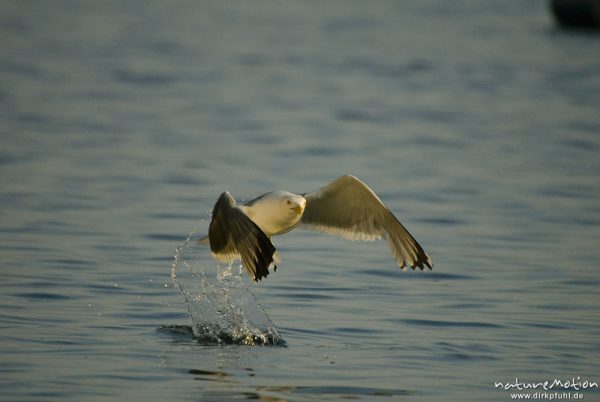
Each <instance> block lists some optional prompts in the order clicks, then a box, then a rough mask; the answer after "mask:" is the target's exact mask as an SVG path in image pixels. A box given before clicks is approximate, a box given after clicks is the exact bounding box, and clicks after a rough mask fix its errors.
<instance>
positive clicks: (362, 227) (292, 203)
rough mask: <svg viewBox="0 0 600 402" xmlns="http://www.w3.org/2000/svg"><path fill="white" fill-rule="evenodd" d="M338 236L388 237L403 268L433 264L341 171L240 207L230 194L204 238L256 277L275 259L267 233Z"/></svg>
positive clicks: (266, 271)
mask: <svg viewBox="0 0 600 402" xmlns="http://www.w3.org/2000/svg"><path fill="white" fill-rule="evenodd" d="M297 227H299V228H303V229H308V230H314V231H317V232H321V233H328V234H334V235H339V236H342V237H344V238H346V239H350V240H366V241H372V240H377V239H381V238H385V239H387V242H388V245H389V246H390V249H391V251H392V254H393V255H394V258H395V259H396V262H397V263H398V265H399V266H400V268H402V269H403V270H404V269H405V268H406V266H410V267H411V268H412V269H415V268H416V267H419V268H420V269H421V270H423V269H424V267H428V268H429V269H431V268H432V266H433V263H432V262H431V259H430V258H429V256H428V255H427V253H425V251H424V250H423V248H422V247H421V245H420V244H419V243H417V241H416V240H415V238H414V237H412V235H411V234H410V233H408V231H407V230H406V229H405V228H404V226H403V225H402V224H401V223H400V221H399V220H398V219H397V218H396V217H395V216H394V214H393V213H392V212H391V211H390V210H389V208H388V207H387V206H386V205H385V204H384V203H383V201H381V199H379V197H378V196H377V195H376V194H375V193H374V192H373V190H371V189H370V188H369V187H368V186H367V185H366V184H365V183H363V182H362V181H360V180H359V179H358V178H356V177H354V176H350V175H345V176H341V177H339V178H337V179H336V180H334V181H332V182H331V183H329V184H328V185H326V186H325V187H323V188H321V189H319V190H317V191H314V192H312V193H304V194H294V193H290V192H287V191H274V192H270V193H266V194H263V195H261V196H259V197H257V198H255V199H253V200H251V201H249V202H247V203H246V204H243V205H238V204H237V203H236V202H235V199H234V198H233V197H232V196H231V194H229V193H228V192H224V193H223V194H221V195H220V196H219V199H218V200H217V202H216V203H215V206H214V208H213V213H212V219H211V222H210V226H209V229H208V236H205V237H203V238H202V239H200V240H198V243H200V244H207V243H208V244H210V249H211V251H212V253H213V256H214V257H215V258H216V259H217V260H219V261H222V262H229V263H230V262H232V261H234V260H236V259H239V260H241V261H242V264H243V265H244V267H245V268H246V271H248V275H250V277H251V278H252V279H253V280H254V281H255V282H257V281H259V280H261V279H262V278H264V277H266V276H267V275H268V274H269V267H270V266H271V264H273V267H274V270H277V265H275V263H278V262H279V256H278V253H277V252H276V249H275V246H273V243H272V242H271V236H275V235H281V234H284V233H287V232H289V231H290V230H292V229H295V228H297Z"/></svg>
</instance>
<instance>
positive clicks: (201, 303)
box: [171, 228, 285, 345]
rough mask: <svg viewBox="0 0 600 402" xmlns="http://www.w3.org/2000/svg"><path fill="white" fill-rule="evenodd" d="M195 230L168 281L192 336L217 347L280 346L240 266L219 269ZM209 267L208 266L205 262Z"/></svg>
mask: <svg viewBox="0 0 600 402" xmlns="http://www.w3.org/2000/svg"><path fill="white" fill-rule="evenodd" d="M197 231H198V229H197V228H196V229H194V231H193V232H192V233H190V235H189V236H188V238H187V239H186V241H185V243H184V244H183V245H181V246H180V247H178V248H177V250H176V254H175V261H174V262H173V266H172V268H171V278H172V279H173V282H174V284H175V287H177V288H178V289H179V291H180V292H181V294H182V295H183V297H184V299H185V302H186V304H187V308H188V312H189V314H190V317H191V318H192V331H193V333H194V336H195V337H196V338H197V339H198V340H199V341H202V342H211V343H218V344H245V345H281V344H284V343H285V342H284V341H283V339H282V338H281V336H280V335H279V332H278V331H277V329H276V328H275V325H274V324H273V322H272V321H271V319H270V318H269V316H268V315H267V313H266V312H265V311H264V309H263V308H262V307H261V305H260V304H259V303H258V301H257V300H256V296H254V294H253V293H252V292H251V291H250V290H249V289H248V287H247V286H246V284H245V282H244V280H243V278H242V275H243V273H242V267H241V265H240V266H238V267H237V268H234V267H233V266H232V265H227V266H224V265H218V264H216V262H215V261H214V260H213V258H212V256H211V255H210V250H209V248H208V247H206V246H202V245H198V244H197V243H196V238H195V237H196V236H195V234H196V232H197ZM209 261H210V263H208V264H209V265H207V262H209Z"/></svg>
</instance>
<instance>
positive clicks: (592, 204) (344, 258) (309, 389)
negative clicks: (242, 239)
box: [0, 0, 600, 401]
mask: <svg viewBox="0 0 600 402" xmlns="http://www.w3.org/2000/svg"><path fill="white" fill-rule="evenodd" d="M0 38H2V39H0V43H2V45H1V46H0V77H1V80H0V119H1V121H2V124H1V125H0V136H1V138H2V147H1V148H0V203H1V204H0V205H1V208H0V239H1V241H0V266H1V269H2V272H3V280H2V284H1V285H0V295H1V299H0V328H1V330H0V359H1V361H2V369H1V370H2V375H1V376H0V378H1V379H0V395H2V398H0V399H2V400H10V401H29V400H35V401H51V400H60V401H70V400H77V401H81V400H89V401H92V400H93V401H99V400H130V401H147V400H171V401H197V400H205V401H215V400H216V401H219V400H222V401H231V400H245V399H263V400H291V401H305V400H306V401H309V400H315V401H320V400H345V399H358V400H365V401H373V400H407V401H413V400H414V401H433V400H440V401H445V400H473V401H481V400H508V399H509V395H508V394H509V393H508V392H506V391H503V390H498V389H496V388H494V382H495V381H512V380H514V378H515V377H518V378H521V379H524V380H532V381H533V380H550V381H552V380H553V379H554V378H569V379H570V378H572V377H575V378H576V377H578V376H580V377H581V378H586V379H590V380H594V381H600V378H598V373H599V372H600V361H599V351H600V342H599V339H600V322H599V319H598V317H599V316H600V314H599V312H600V311H599V310H600V300H599V297H598V285H599V284H600V283H599V280H598V278H597V271H598V267H599V264H600V253H599V251H598V239H599V238H600V236H599V235H600V204H599V203H598V200H599V199H600V187H599V183H600V158H598V150H599V149H600V139H599V137H598V134H599V133H600V119H599V118H598V105H599V104H600V95H599V94H600V74H599V71H600V57H599V56H598V55H600V39H599V38H598V36H596V35H593V34H590V33H586V32H576V33H568V32H561V31H559V30H557V29H556V28H555V27H554V24H553V22H552V21H551V19H550V16H549V14H548V12H547V5H546V2H545V1H541V0H539V1H538V0H536V1H527V2H523V1H516V0H515V1H504V2H499V3H494V4H490V2H484V1H455V2H451V3H450V2H436V1H422V0H420V1H403V2H392V1H390V2H387V1H383V2H378V3H376V4H372V3H367V2H347V1H339V2H327V3H324V4H320V3H319V4H317V3H313V2H309V1H297V2H285V3H271V2H260V1H244V2H225V3H223V2H186V1H183V2H177V3H168V4H167V3H165V2H158V1H150V2H127V3H125V4H123V3H121V2H112V1H106V2H85V1H84V2H68V1H58V0H57V1H49V2H34V3H25V2H21V1H4V2H2V5H0ZM346 173H352V174H355V175H357V176H359V177H360V178H361V179H363V180H364V181H365V182H366V183H368V184H369V185H370V186H371V187H372V188H373V189H374V190H375V191H376V192H377V193H378V194H379V195H380V196H381V197H382V198H383V199H384V200H385V201H386V202H387V203H388V204H389V205H390V207H391V209H392V210H393V211H394V213H396V215H397V216H398V217H399V218H400V219H401V220H402V222H403V223H404V224H405V225H406V226H407V228H408V229H409V230H410V231H411V233H412V234H413V235H414V236H415V237H416V238H417V239H418V240H419V241H420V243H421V244H422V245H423V246H424V247H425V249H426V250H427V251H428V253H429V254H430V255H431V256H432V258H433V260H434V262H435V267H434V270H433V271H432V272H404V273H403V272H401V271H400V270H399V269H398V268H397V267H396V266H395V264H394V261H393V258H392V257H391V255H390V253H389V252H388V250H387V245H386V244H385V242H377V243H353V242H348V241H344V240H341V239H337V238H334V237H328V236H324V235H319V234H314V233H306V232H301V231H297V232H293V233H290V234H288V235H286V236H283V237H280V238H276V239H275V245H276V246H277V247H278V249H279V252H280V254H281V256H282V258H283V261H282V263H281V264H280V265H279V269H278V270H277V272H276V273H273V274H271V275H269V278H268V279H267V280H264V281H262V282H261V283H260V284H257V285H255V284H252V283H251V282H249V281H247V279H244V280H245V281H246V286H247V288H248V289H249V290H251V292H252V293H253V294H254V296H255V298H256V301H257V302H258V303H259V304H260V306H262V308H263V309H264V311H265V312H266V314H267V315H268V317H270V320H272V322H273V324H274V325H275V327H276V329H277V331H278V333H279V334H280V335H281V337H282V338H283V340H284V341H285V345H283V346H248V345H228V344H219V343H211V342H198V341H197V340H196V339H195V338H194V337H193V332H192V331H190V329H191V328H192V325H193V322H192V320H191V318H190V316H189V314H188V309H187V307H188V306H187V305H186V303H185V299H184V298H183V297H182V296H181V293H180V292H179V290H178V289H177V288H176V285H175V283H174V282H173V280H172V279H171V276H170V274H171V266H172V264H173V261H174V259H173V258H174V255H175V253H176V251H175V250H176V248H177V247H180V246H181V245H182V244H184V242H185V240H186V238H187V235H188V233H190V232H191V231H193V230H194V229H195V228H196V227H197V228H198V230H200V231H201V230H206V227H207V225H208V219H209V213H210V210H211V208H212V206H213V203H214V201H215V200H216V198H217V197H218V195H219V194H220V193H221V192H222V191H225V190H228V191H230V192H231V193H232V194H234V195H236V196H237V197H239V198H240V199H251V198H252V197H255V196H257V195H259V194H261V193H263V192H266V191H271V190H277V189H282V190H288V191H295V192H305V191H311V190H314V189H317V188H319V187H321V186H323V185H324V184H326V183H327V182H329V181H331V180H333V179H334V178H336V177H337V176H339V175H341V174H346ZM195 261H197V263H198V264H202V266H203V267H207V271H206V272H207V274H210V267H213V268H214V272H213V274H214V275H217V271H218V268H217V265H216V263H214V262H212V261H211V260H210V259H209V258H207V260H206V261H205V260H195ZM598 395H599V394H598V391H597V390H596V391H593V390H592V391H587V392H585V400H594V399H598V398H599V396H598Z"/></svg>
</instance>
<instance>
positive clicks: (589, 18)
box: [550, 0, 600, 29]
mask: <svg viewBox="0 0 600 402" xmlns="http://www.w3.org/2000/svg"><path fill="white" fill-rule="evenodd" d="M550 8H551V9H552V13H553V14H554V18H556V21H557V22H558V24H559V25H560V26H561V27H563V28H587V29H600V0H551V1H550Z"/></svg>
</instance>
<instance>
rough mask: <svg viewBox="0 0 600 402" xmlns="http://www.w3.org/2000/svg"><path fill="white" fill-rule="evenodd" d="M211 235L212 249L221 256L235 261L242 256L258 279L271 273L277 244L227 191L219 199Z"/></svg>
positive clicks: (248, 269)
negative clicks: (270, 266)
mask: <svg viewBox="0 0 600 402" xmlns="http://www.w3.org/2000/svg"><path fill="white" fill-rule="evenodd" d="M208 238H209V242H210V249H211V251H212V252H213V254H214V256H215V258H216V259H217V260H220V261H224V262H231V261H233V260H235V259H241V260H242V263H243V265H244V268H246V271H248V275H250V277H251V278H252V279H253V280H254V281H255V282H257V281H259V280H261V279H262V278H264V277H266V276H267V275H269V265H271V263H272V262H273V255H274V254H275V246H273V243H271V240H270V239H269V237H268V236H267V235H266V234H265V233H264V232H263V231H262V230H260V228H259V227H258V226H257V225H256V224H255V223H254V222H252V220H251V219H250V218H248V216H247V215H246V214H245V213H244V212H243V211H242V210H241V209H240V208H239V207H237V206H236V203H235V200H234V198H233V197H232V196H231V195H230V194H229V193H227V192H225V193H223V194H221V196H220V197H219V199H218V200H217V202H216V203H215V206H214V208H213V214H212V219H211V221H210V226H209V228H208ZM201 240H202V239H201Z"/></svg>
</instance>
